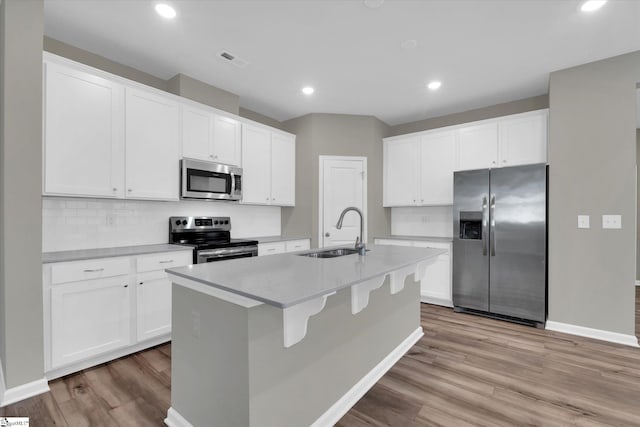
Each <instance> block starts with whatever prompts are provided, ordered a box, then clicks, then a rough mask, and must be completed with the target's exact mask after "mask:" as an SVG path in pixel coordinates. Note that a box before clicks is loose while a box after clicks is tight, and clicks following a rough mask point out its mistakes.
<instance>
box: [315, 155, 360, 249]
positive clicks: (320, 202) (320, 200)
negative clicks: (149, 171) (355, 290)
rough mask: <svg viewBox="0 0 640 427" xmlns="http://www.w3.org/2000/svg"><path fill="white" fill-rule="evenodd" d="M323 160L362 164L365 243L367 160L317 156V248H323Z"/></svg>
mask: <svg viewBox="0 0 640 427" xmlns="http://www.w3.org/2000/svg"><path fill="white" fill-rule="evenodd" d="M325 160H344V161H354V160H356V161H361V162H362V173H363V174H364V176H363V180H362V215H363V217H364V218H363V231H362V232H363V236H362V240H363V241H364V242H367V241H368V239H367V237H368V233H367V225H368V224H369V221H368V214H367V182H368V180H369V179H368V175H367V158H366V157H364V156H329V155H320V156H318V165H319V177H318V178H319V180H318V247H319V248H323V247H324V238H323V237H324V197H323V196H324V162H325Z"/></svg>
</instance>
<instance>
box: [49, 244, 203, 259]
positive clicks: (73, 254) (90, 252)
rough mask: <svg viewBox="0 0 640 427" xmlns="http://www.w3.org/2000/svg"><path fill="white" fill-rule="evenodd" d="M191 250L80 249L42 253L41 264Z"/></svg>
mask: <svg viewBox="0 0 640 427" xmlns="http://www.w3.org/2000/svg"><path fill="white" fill-rule="evenodd" d="M192 250H193V248H192V247H190V246H184V245H171V244H166V243H165V244H158V245H139V246H119V247H114V248H98V249H81V250H76V251H59V252H43V253H42V263H43V264H48V263H52V262H67V261H80V260H83V259H93V258H112V257H119V256H135V255H146V254H155V253H161V252H174V251H192Z"/></svg>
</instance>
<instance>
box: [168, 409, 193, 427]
mask: <svg viewBox="0 0 640 427" xmlns="http://www.w3.org/2000/svg"><path fill="white" fill-rule="evenodd" d="M164 423H165V424H166V425H168V426H169V427H194V426H193V424H191V423H190V422H189V421H187V420H186V419H185V418H184V417H183V416H182V415H180V414H179V413H178V411H176V410H175V409H173V408H169V410H168V411H167V418H165V419H164Z"/></svg>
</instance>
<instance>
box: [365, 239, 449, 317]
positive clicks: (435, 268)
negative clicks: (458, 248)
mask: <svg viewBox="0 0 640 427" xmlns="http://www.w3.org/2000/svg"><path fill="white" fill-rule="evenodd" d="M375 244H376V245H395V246H414V247H419V248H434V249H445V250H446V251H447V253H444V254H442V255H438V258H437V259H436V260H435V262H434V263H433V264H431V265H430V266H428V267H427V272H426V274H425V276H424V278H423V279H422V281H421V282H420V299H421V301H422V302H425V303H428V304H437V305H444V306H446V307H453V297H452V293H451V289H452V288H451V271H452V270H451V268H452V263H451V243H448V242H433V241H428V240H400V239H375Z"/></svg>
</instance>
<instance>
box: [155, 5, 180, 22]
mask: <svg viewBox="0 0 640 427" xmlns="http://www.w3.org/2000/svg"><path fill="white" fill-rule="evenodd" d="M156 12H158V15H160V16H162V17H163V18H167V19H171V18H175V17H176V10H175V9H174V8H172V7H171V6H169V5H168V4H166V3H158V4H157V5H156Z"/></svg>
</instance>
